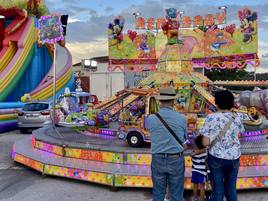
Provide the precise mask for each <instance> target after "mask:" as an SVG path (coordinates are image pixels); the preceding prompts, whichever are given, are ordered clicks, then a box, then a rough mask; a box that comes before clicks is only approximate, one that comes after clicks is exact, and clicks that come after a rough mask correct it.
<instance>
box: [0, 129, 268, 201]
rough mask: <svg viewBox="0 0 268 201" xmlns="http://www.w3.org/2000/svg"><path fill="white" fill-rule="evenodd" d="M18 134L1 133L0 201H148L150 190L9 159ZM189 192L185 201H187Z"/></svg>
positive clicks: (261, 197) (262, 193)
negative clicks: (47, 172)
mask: <svg viewBox="0 0 268 201" xmlns="http://www.w3.org/2000/svg"><path fill="white" fill-rule="evenodd" d="M24 136H25V135H22V134H19V133H18V131H14V132H10V133H5V134H0V201H126V200H127V201H143V200H144V201H150V200H151V199H152V198H151V190H150V189H133V188H132V189H130V188H128V189H125V188H124V189H120V190H119V191H118V192H112V191H110V188H108V187H106V186H101V185H96V184H90V183H86V182H80V181H74V180H70V179H64V178H58V177H48V176H46V177H43V176H41V175H40V174H39V173H38V172H36V171H33V170H31V169H28V168H26V167H24V166H21V165H19V164H15V163H13V162H12V160H11V156H10V152H11V149H12V144H13V142H14V141H16V140H18V139H21V138H23V137H24ZM190 195H191V192H189V191H188V192H186V195H185V198H186V200H187V201H190ZM267 200H268V190H264V189H263V190H251V191H240V192H239V201H267Z"/></svg>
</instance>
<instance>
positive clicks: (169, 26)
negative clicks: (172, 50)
mask: <svg viewBox="0 0 268 201" xmlns="http://www.w3.org/2000/svg"><path fill="white" fill-rule="evenodd" d="M179 27H180V23H179V21H178V19H177V9H175V8H169V9H166V20H165V21H164V23H163V24H162V30H163V33H164V34H165V35H167V39H168V44H169V45H173V44H176V43H179V42H180V41H179V40H178V36H179V31H178V29H179Z"/></svg>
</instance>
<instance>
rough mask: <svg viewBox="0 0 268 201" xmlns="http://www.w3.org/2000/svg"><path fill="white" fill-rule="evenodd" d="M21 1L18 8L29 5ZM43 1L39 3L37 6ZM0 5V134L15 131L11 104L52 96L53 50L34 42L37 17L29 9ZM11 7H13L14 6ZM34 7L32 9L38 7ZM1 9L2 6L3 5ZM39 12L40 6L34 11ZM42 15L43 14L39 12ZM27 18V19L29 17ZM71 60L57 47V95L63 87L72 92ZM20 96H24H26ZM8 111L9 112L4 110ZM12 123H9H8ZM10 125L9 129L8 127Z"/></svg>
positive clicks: (68, 54) (65, 49) (66, 50)
mask: <svg viewBox="0 0 268 201" xmlns="http://www.w3.org/2000/svg"><path fill="white" fill-rule="evenodd" d="M27 2H28V1H23V2H21V4H20V6H22V7H23V5H24V4H25V6H26V5H28V6H29V5H30V4H29V3H30V2H31V1H29V2H28V4H27ZM42 3H43V2H41V1H39V3H38V5H39V4H42ZM10 5H13V3H11V2H10V4H7V5H6V6H7V7H2V5H1V6H0V14H1V15H3V16H5V19H1V20H4V22H5V26H4V29H3V30H1V31H2V32H3V33H4V34H3V35H4V39H3V48H2V49H1V52H0V63H1V64H0V101H1V103H0V110H1V113H3V114H4V115H2V114H1V115H0V121H1V123H0V127H1V129H0V130H1V131H2V132H3V131H8V130H13V129H16V123H15V122H16V117H17V116H16V112H15V110H14V107H13V104H12V102H17V101H20V100H21V97H22V101H25V100H26V99H27V97H28V98H29V97H30V98H31V100H45V99H48V98H50V97H52V80H53V75H52V66H53V63H52V57H51V55H52V54H53V49H52V48H51V47H49V46H41V44H38V39H37V27H36V26H37V18H36V16H35V15H32V14H31V10H30V9H29V7H25V6H24V7H23V8H20V7H15V6H13V7H10ZM14 5H15V4H14ZM38 5H36V6H38ZM3 6H5V5H4V4H3ZM38 9H39V10H41V8H40V7H38V8H37V9H35V12H37V11H38ZM43 14H45V13H43ZM30 15H31V16H30ZM71 65H72V57H71V54H70V52H69V51H68V49H67V48H66V47H60V46H59V48H57V75H56V79H57V89H56V90H57V92H58V93H62V92H63V89H64V88H65V87H67V86H68V87H70V88H71V89H73V83H74V77H73V75H72V68H71ZM24 94H27V95H26V96H25V95H24ZM7 102H8V103H9V105H10V106H9V108H8V109H10V112H11V113H8V111H7V110H5V111H4V107H5V108H6V107H7ZM11 121H12V124H10V122H11ZM11 125H12V126H11Z"/></svg>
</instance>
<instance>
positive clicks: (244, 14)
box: [238, 8, 258, 43]
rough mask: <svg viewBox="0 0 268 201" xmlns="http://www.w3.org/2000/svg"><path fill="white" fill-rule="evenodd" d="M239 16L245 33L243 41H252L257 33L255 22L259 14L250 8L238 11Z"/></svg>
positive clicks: (242, 30)
mask: <svg viewBox="0 0 268 201" xmlns="http://www.w3.org/2000/svg"><path fill="white" fill-rule="evenodd" d="M238 17H239V19H240V22H241V25H240V27H241V32H242V33H243V35H244V37H243V42H245V43H246V42H251V41H252V40H253V38H252V36H253V35H254V34H256V30H255V28H254V26H253V23H254V22H255V21H256V20H257V18H258V16H257V13H256V12H252V11H251V10H250V9H248V8H244V9H243V10H239V11H238Z"/></svg>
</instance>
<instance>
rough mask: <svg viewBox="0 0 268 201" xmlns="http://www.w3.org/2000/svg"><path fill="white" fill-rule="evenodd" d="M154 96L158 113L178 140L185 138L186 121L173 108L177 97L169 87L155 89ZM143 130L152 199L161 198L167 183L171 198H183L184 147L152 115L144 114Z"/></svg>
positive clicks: (179, 200) (179, 199)
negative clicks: (148, 151) (146, 135)
mask: <svg viewBox="0 0 268 201" xmlns="http://www.w3.org/2000/svg"><path fill="white" fill-rule="evenodd" d="M159 93H160V95H159V96H157V97H156V98H157V99H158V100H159V102H160V111H159V112H158V113H159V114H160V116H161V117H162V118H163V119H164V121H165V122H166V123H167V124H168V126H169V127H170V128H171V129H172V130H173V131H174V132H175V134H176V135H177V136H178V138H179V139H180V141H181V142H182V143H185V142H186V139H187V122H186V118H185V116H184V115H182V114H180V113H178V112H175V111H174V110H173V104H174V100H175V99H176V98H177V96H176V92H175V90H174V88H173V87H166V88H160V89H159ZM147 129H148V131H149V133H150V137H151V152H152V163H151V172H152V180H153V201H164V198H165V194H166V189H167V186H168V187H169V191H170V195H171V201H182V200H183V189H184V171H185V167H184V156H183V151H184V147H183V146H182V145H180V143H179V142H177V140H176V139H175V138H174V137H173V136H172V134H171V133H170V132H169V131H168V130H167V128H166V127H165V126H164V125H163V124H162V122H161V121H160V120H159V119H158V118H157V117H156V115H154V114H152V115H150V116H149V117H148V121H147Z"/></svg>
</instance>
